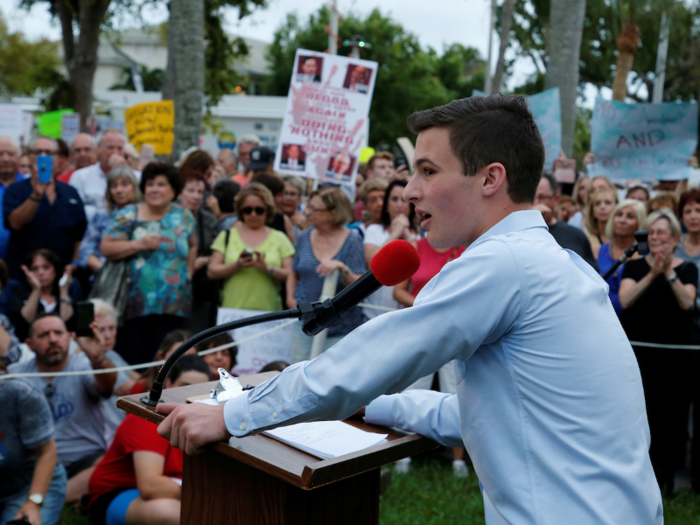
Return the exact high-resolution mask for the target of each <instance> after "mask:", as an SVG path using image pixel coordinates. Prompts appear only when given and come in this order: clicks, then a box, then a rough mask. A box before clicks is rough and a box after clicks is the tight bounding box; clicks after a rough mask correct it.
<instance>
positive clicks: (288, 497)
mask: <svg viewBox="0 0 700 525" xmlns="http://www.w3.org/2000/svg"><path fill="white" fill-rule="evenodd" d="M180 523H181V524H182V525H263V524H265V525H283V524H284V525H329V524H334V525H356V524H357V525H360V524H362V525H365V524H366V525H371V524H377V523H379V469H378V468H375V469H372V470H370V471H367V472H364V473H362V474H358V475H355V476H352V477H349V478H345V479H341V480H339V481H336V482H334V483H331V484H328V485H324V486H322V487H319V488H316V489H314V490H304V489H301V488H298V487H295V486H293V485H291V484H289V483H286V482H285V481H282V480H280V479H278V478H276V477H274V476H271V475H270V474H266V473H265V472H263V471H261V470H258V469H256V468H253V467H250V466H248V465H245V464H244V463H241V462H240V461H236V460H235V459H232V458H229V457H226V456H223V455H222V454H220V453H218V452H216V451H214V450H207V451H206V452H204V453H202V454H200V455H197V456H187V455H185V464H184V478H183V480H182V510H181V514H180Z"/></svg>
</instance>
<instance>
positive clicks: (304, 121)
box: [274, 49, 377, 195]
mask: <svg viewBox="0 0 700 525" xmlns="http://www.w3.org/2000/svg"><path fill="white" fill-rule="evenodd" d="M293 71H294V74H293V75H292V79H291V82H290V85H289V95H288V97H287V109H286V112H285V116H284V121H283V122H282V129H281V132H280V139H279V143H278V145H277V154H276V155H275V164H274V169H275V171H276V172H278V173H282V174H285V175H299V176H301V177H308V178H312V179H316V180H318V181H319V183H326V182H330V183H334V184H338V185H340V186H342V187H343V189H344V190H345V191H346V193H348V194H350V195H353V194H354V192H355V177H356V175H357V168H358V165H359V162H358V160H359V157H360V153H361V148H362V143H363V141H364V140H365V139H366V138H367V137H365V136H364V133H366V131H365V130H366V129H367V126H366V125H367V121H368V118H369V108H370V104H371V102H372V93H373V92H374V83H375V81H376V77H377V63H376V62H372V61H369V60H362V59H356V58H350V57H344V56H338V55H328V54H325V53H318V52H316V51H308V50H306V49H298V50H297V53H296V56H295V58H294V68H293Z"/></svg>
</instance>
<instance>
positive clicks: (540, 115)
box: [527, 88, 561, 170]
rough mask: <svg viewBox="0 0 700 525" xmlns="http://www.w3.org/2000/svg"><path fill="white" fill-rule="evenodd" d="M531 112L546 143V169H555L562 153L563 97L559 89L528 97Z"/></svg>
mask: <svg viewBox="0 0 700 525" xmlns="http://www.w3.org/2000/svg"><path fill="white" fill-rule="evenodd" d="M527 103H528V105H529V106H530V111H532V115H533V116H534V117H535V122H536V123H537V128H538V129H539V130H540V135H542V142H544V167H545V169H547V170H551V169H553V168H552V166H553V164H554V161H555V160H557V158H558V157H559V152H560V151H561V97H560V94H559V88H554V89H548V90H547V91H543V92H542V93H537V94H536V95H530V96H529V97H527Z"/></svg>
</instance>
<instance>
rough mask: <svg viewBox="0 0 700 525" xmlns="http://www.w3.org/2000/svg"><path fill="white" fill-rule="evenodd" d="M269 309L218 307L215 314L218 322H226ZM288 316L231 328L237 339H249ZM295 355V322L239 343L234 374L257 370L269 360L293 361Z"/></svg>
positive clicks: (278, 323) (281, 322)
mask: <svg viewBox="0 0 700 525" xmlns="http://www.w3.org/2000/svg"><path fill="white" fill-rule="evenodd" d="M265 313H268V312H262V311H260V310H241V309H238V308H219V310H218V312H217V316H216V324H217V325H220V324H224V323H228V322H230V321H236V320H238V319H244V318H246V317H252V316H254V315H261V314H265ZM288 322H289V320H288V319H284V320H281V321H270V322H268V323H263V324H257V325H253V326H246V327H245V328H239V329H238V330H232V331H231V332H230V334H231V337H233V340H234V341H241V340H243V339H247V338H249V337H252V336H254V335H256V334H259V333H261V332H266V331H268V330H270V329H271V328H275V327H276V326H279V325H282V324H285V323H288ZM291 359H292V325H291V324H290V325H288V326H285V327H284V328H280V329H279V330H275V331H274V332H270V333H269V334H265V335H263V336H262V337H259V338H257V339H253V340H252V341H250V342H248V343H243V344H240V345H238V357H237V358H236V360H237V363H236V366H235V367H234V368H233V373H234V374H235V375H249V374H256V373H258V372H259V371H260V370H261V369H262V368H264V367H265V365H267V364H268V363H272V362H274V361H284V362H285V363H291Z"/></svg>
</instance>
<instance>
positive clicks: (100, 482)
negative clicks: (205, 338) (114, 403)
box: [88, 355, 211, 525]
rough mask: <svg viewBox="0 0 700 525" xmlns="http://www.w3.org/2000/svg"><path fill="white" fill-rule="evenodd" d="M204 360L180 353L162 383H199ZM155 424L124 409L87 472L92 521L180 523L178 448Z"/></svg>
mask: <svg viewBox="0 0 700 525" xmlns="http://www.w3.org/2000/svg"><path fill="white" fill-rule="evenodd" d="M210 379H211V376H210V371H209V365H207V363H206V362H205V361H204V359H202V358H201V357H199V356H196V355H186V356H184V357H182V358H181V359H180V360H179V361H178V362H177V363H175V365H174V366H173V368H172V371H171V372H170V374H169V376H168V378H167V379H166V380H165V388H171V387H180V386H187V385H191V384H196V383H204V382H205V381H209V380H210ZM157 428H158V427H157V425H155V424H154V423H150V422H148V421H146V420H144V419H141V418H139V417H137V416H134V415H132V414H129V415H128V416H126V418H125V419H124V421H123V422H122V424H121V425H120V426H119V428H118V429H117V433H116V434H115V436H114V441H113V442H112V445H111V446H110V447H109V450H107V453H106V454H105V455H104V458H103V459H102V461H101V462H100V463H99V464H98V465H97V467H96V468H95V472H93V474H92V477H91V478H90V496H91V499H90V504H89V506H88V510H89V511H90V515H91V517H92V521H93V523H97V524H105V525H112V524H116V523H122V524H123V523H127V524H129V523H139V524H143V523H153V524H171V523H172V524H179V523H180V492H181V485H182V452H181V451H180V450H178V449H176V448H173V447H171V446H170V443H168V441H167V440H165V439H164V438H162V437H160V436H159V435H158V432H157Z"/></svg>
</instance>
